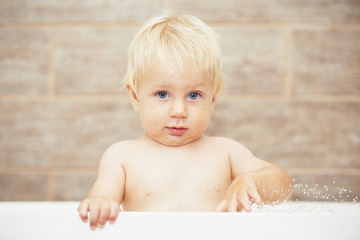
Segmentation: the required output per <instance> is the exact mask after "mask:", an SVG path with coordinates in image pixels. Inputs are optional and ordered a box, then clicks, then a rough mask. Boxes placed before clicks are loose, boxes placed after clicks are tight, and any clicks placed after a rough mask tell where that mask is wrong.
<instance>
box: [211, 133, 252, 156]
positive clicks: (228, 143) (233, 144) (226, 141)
mask: <svg viewBox="0 0 360 240" xmlns="http://www.w3.org/2000/svg"><path fill="white" fill-rule="evenodd" d="M207 139H208V141H210V142H211V143H212V144H215V145H216V146H217V147H221V148H223V149H225V150H226V151H228V152H229V153H231V152H237V154H239V153H246V154H249V153H250V151H249V150H248V149H247V148H246V147H245V146H244V145H243V144H241V143H240V142H237V141H235V140H233V139H231V138H226V137H209V136H207Z"/></svg>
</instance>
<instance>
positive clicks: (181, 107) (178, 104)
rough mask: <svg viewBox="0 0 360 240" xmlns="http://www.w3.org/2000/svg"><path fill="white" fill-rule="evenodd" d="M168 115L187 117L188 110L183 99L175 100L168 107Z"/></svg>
mask: <svg viewBox="0 0 360 240" xmlns="http://www.w3.org/2000/svg"><path fill="white" fill-rule="evenodd" d="M170 117H172V118H187V117H188V111H187V106H186V103H185V102H184V100H175V101H174V102H173V104H172V106H171V109H170Z"/></svg>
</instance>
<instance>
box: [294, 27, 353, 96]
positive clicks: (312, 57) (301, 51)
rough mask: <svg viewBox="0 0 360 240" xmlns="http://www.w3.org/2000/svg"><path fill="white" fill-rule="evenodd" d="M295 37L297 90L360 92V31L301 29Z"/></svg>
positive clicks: (310, 91) (295, 87)
mask: <svg viewBox="0 0 360 240" xmlns="http://www.w3.org/2000/svg"><path fill="white" fill-rule="evenodd" d="M293 39H294V40H293V41H294V42H293V91H294V93H295V94H299V95H308V94H359V93H360V47H359V39H360V31H357V30H297V31H295V32H294V35H293Z"/></svg>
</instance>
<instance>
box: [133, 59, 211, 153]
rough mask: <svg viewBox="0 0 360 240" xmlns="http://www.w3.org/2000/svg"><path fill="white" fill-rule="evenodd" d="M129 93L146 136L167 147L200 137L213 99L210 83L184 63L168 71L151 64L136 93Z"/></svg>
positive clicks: (208, 117) (208, 116) (205, 126)
mask: <svg viewBox="0 0 360 240" xmlns="http://www.w3.org/2000/svg"><path fill="white" fill-rule="evenodd" d="M129 92H130V96H131V97H132V101H133V104H134V108H135V110H137V111H139V112H140V119H141V122H142V125H143V127H144V129H145V132H146V135H147V136H148V137H150V138H151V139H153V140H155V141H157V142H159V143H161V144H164V145H167V146H181V145H184V144H187V143H190V142H192V141H194V140H196V139H198V138H199V137H201V135H202V134H203V133H204V132H205V130H206V128H207V126H208V124H209V120H210V115H211V113H212V111H213V108H214V102H215V100H214V96H213V85H212V84H211V82H210V81H209V80H208V79H206V78H204V77H202V76H199V75H198V74H193V72H192V70H191V69H189V68H187V67H185V66H184V67H183V70H182V71H181V72H180V73H177V74H171V72H170V69H167V68H165V67H162V66H161V64H153V65H152V66H149V67H148V68H147V70H146V72H145V74H144V77H143V78H142V79H141V80H140V84H139V87H138V91H137V92H138V95H137V96H136V95H135V93H134V92H133V91H132V90H131V89H129Z"/></svg>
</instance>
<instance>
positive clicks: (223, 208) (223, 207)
mask: <svg viewBox="0 0 360 240" xmlns="http://www.w3.org/2000/svg"><path fill="white" fill-rule="evenodd" d="M226 206H227V200H225V199H224V200H222V201H221V202H220V203H219V204H218V205H217V207H216V211H217V212H226Z"/></svg>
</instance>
